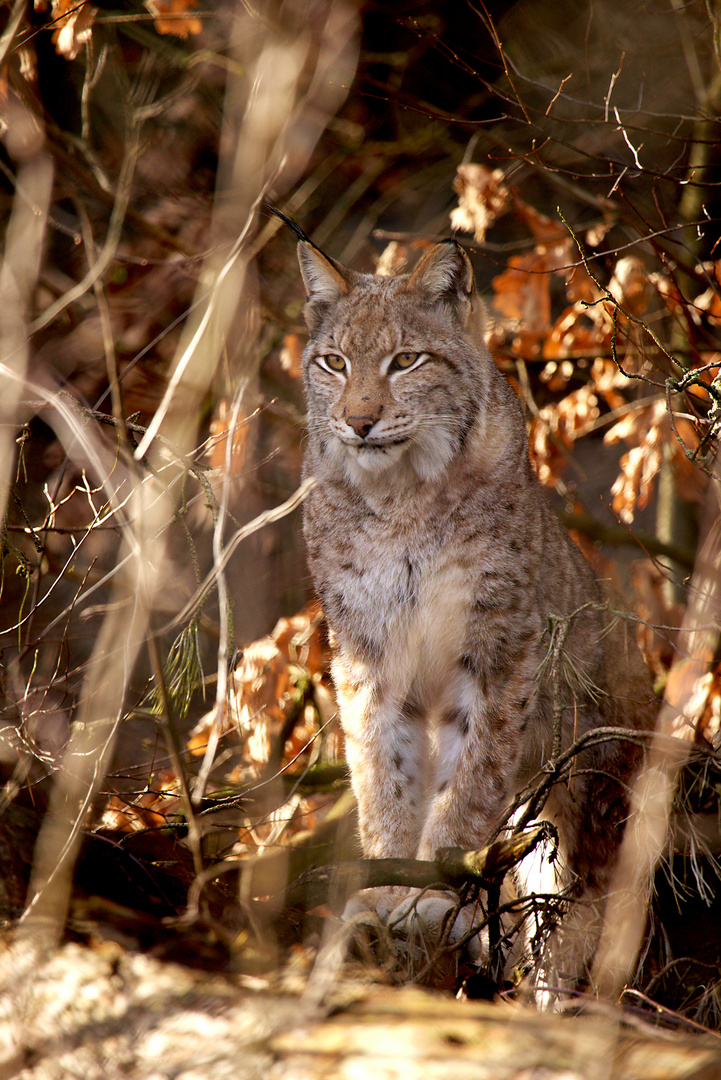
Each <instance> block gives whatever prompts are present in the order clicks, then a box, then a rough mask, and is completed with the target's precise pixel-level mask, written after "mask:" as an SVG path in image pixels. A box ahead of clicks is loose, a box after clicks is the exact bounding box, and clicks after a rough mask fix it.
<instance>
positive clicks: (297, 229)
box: [263, 203, 312, 244]
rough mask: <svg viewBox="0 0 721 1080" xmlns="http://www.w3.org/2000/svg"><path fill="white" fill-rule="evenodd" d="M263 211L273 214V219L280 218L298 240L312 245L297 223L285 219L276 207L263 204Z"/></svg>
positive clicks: (290, 219)
mask: <svg viewBox="0 0 721 1080" xmlns="http://www.w3.org/2000/svg"><path fill="white" fill-rule="evenodd" d="M263 209H264V210H266V211H267V212H268V213H269V214H273V216H274V217H277V218H280V220H281V221H282V222H283V223H284V224H285V225H287V226H288V228H289V229H291V230H292V231H293V232H294V233H295V235H296V236H297V237H298V239H299V240H305V242H306V243H307V244H311V243H312V240H310V239H309V237H307V236H306V234H305V233H304V232H303V230H302V229H301V227H300V225H299V224H298V222H297V221H293V218H289V217H287V216H286V215H285V214H284V213H283V212H282V211H281V210H279V209H278V207H277V206H273V204H272V203H264V204H263Z"/></svg>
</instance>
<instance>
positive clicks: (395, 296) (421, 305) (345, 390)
mask: <svg viewBox="0 0 721 1080" xmlns="http://www.w3.org/2000/svg"><path fill="white" fill-rule="evenodd" d="M300 248H301V268H302V271H303V277H304V281H305V283H306V288H307V290H308V301H309V303H308V307H307V309H306V315H307V318H308V323H309V329H310V332H311V336H310V340H309V343H308V347H307V349H306V351H305V354H304V365H305V366H304V371H305V382H306V394H307V400H308V420H309V424H310V425H311V426H312V428H313V433H314V435H316V436H318V437H319V438H320V446H321V451H322V452H323V453H326V454H330V455H332V457H333V459H334V460H335V461H336V462H337V463H338V464H339V465H341V466H342V467H344V469H345V472H346V475H347V476H348V478H349V479H352V480H355V481H356V482H357V483H363V480H364V474H366V476H367V475H368V474H370V475H378V474H381V473H383V472H385V471H387V470H389V469H391V468H392V467H394V466H395V467H398V466H399V464H400V463H401V462H402V463H403V467H405V468H406V469H407V468H410V470H412V472H413V473H414V474H415V475H416V477H417V478H420V479H421V480H428V479H431V478H432V477H434V476H437V475H438V474H439V473H440V472H442V470H443V469H444V468H445V467H446V466H447V464H448V462H449V461H450V460H451V458H452V457H453V456H454V455H455V454H456V453H457V452H458V451H459V450H460V448H461V447H462V445H463V442H464V440H465V438H466V437H467V435H468V432H469V430H470V428H471V427H472V425H473V421H474V418H475V416H476V413H477V411H478V403H479V399H480V397H481V396H482V394H483V383H484V378H483V363H484V360H485V357H484V356H483V355H481V356H480V358H479V352H478V349H477V348H476V349H475V350H474V349H471V348H469V345H468V328H469V323H470V322H471V314H472V311H473V307H474V305H473V284H472V282H473V278H472V272H471V270H470V265H469V266H468V268H467V271H466V265H465V264H466V263H467V258H466V256H465V255H464V253H463V252H462V251H461V250H460V249H453V254H452V259H451V262H452V263H453V264H457V265H454V269H455V271H456V280H457V279H458V276H459V274H458V271H459V270H460V278H461V280H462V282H463V283H464V284H465V286H466V288H465V290H464V288H463V287H461V289H460V290H459V289H458V287H457V286H455V287H454V286H453V285H452V283H451V281H450V280H449V275H448V273H447V271H443V270H441V269H440V268H439V265H438V264H439V259H438V256H437V254H436V253H437V252H438V250H439V249H434V251H432V252H431V253H430V254H429V255H428V256H426V258H425V259H424V260H423V261H422V262H421V264H420V266H419V267H418V269H417V270H416V271H415V272H414V273H413V274H412V275H404V276H402V277H397V278H384V277H379V278H373V277H369V276H365V275H359V274H354V273H353V272H351V271H348V270H346V269H345V268H343V267H340V266H339V265H338V264H335V263H333V262H331V260H329V259H328V258H327V257H326V256H324V255H322V254H321V253H320V252H318V251H317V250H316V249H314V248H312V247H311V246H310V245H307V244H301V245H300ZM440 253H441V255H442V256H443V257H444V262H445V263H448V262H449V257H448V256H449V249H448V248H447V247H445V246H443V247H441V248H440ZM475 306H476V308H478V306H479V305H478V302H477V301H476V305H475ZM331 313H332V317H329V316H330V315H331ZM474 313H475V312H474ZM401 471H402V470H401Z"/></svg>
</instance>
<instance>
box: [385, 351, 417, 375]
mask: <svg viewBox="0 0 721 1080" xmlns="http://www.w3.org/2000/svg"><path fill="white" fill-rule="evenodd" d="M418 356H419V353H417V352H399V353H396V355H395V356H394V357H393V360H392V361H391V366H390V369H389V370H390V371H405V369H406V368H409V367H413V365H414V364H415V362H416V360H417V359H418Z"/></svg>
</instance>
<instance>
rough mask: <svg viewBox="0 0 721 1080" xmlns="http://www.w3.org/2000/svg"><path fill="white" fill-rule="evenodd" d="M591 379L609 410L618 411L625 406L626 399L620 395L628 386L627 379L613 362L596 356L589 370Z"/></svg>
mask: <svg viewBox="0 0 721 1080" xmlns="http://www.w3.org/2000/svg"><path fill="white" fill-rule="evenodd" d="M591 378H592V379H593V384H594V386H595V388H596V393H598V394H600V395H601V397H602V398H603V399H604V401H605V402H606V404H607V405H609V406H610V408H611V409H620V408H622V407H623V406H625V405H626V398H625V397H624V396H623V394H622V393H620V390H621V388H622V387H623V388H625V387H626V386H628V379H627V378H626V376H625V375H624V374H623V372H622V371H621V370H620V369H619V367H618V364H616V363H615V361H613V360H607V359H603V358H602V357H600V356H597V357H596V359H595V360H594V361H593V366H592V368H591Z"/></svg>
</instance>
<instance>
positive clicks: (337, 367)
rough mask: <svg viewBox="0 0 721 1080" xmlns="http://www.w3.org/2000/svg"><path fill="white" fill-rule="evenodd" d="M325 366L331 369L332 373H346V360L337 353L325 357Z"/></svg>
mask: <svg viewBox="0 0 721 1080" xmlns="http://www.w3.org/2000/svg"><path fill="white" fill-rule="evenodd" d="M323 359H324V360H325V366H326V367H327V368H330V370H331V371H345V360H344V359H343V357H342V356H338V355H337V353H328V355H327V356H324V357H323Z"/></svg>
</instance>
